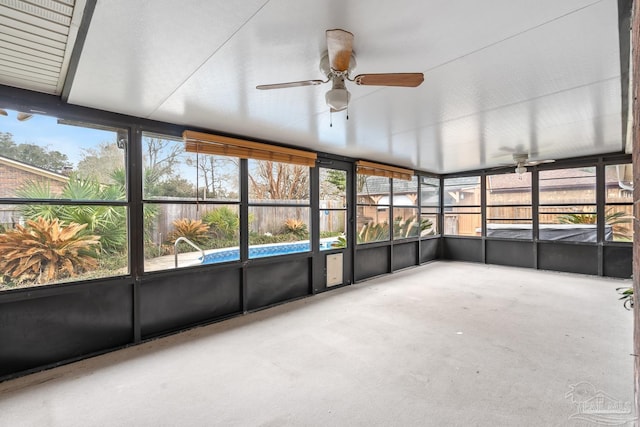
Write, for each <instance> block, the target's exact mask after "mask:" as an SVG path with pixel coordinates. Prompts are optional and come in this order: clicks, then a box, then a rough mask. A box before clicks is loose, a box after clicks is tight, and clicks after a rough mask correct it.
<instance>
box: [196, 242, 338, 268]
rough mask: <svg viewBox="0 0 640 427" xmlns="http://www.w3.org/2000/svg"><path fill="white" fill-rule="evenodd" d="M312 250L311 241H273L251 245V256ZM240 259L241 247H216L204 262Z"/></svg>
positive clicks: (327, 245)
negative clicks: (266, 243)
mask: <svg viewBox="0 0 640 427" xmlns="http://www.w3.org/2000/svg"><path fill="white" fill-rule="evenodd" d="M331 243H332V241H323V242H320V249H321V250H326V249H330V248H331ZM310 250H311V247H310V243H309V241H308V240H307V241H303V242H294V243H271V244H268V245H256V246H249V258H264V257H269V256H276V255H287V254H295V253H298V252H309V251H310ZM239 259H240V248H229V249H216V250H215V251H212V252H210V253H208V254H205V256H204V259H203V260H202V263H203V264H215V263H218V262H228V261H238V260H239Z"/></svg>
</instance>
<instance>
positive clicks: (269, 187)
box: [249, 160, 309, 200]
mask: <svg viewBox="0 0 640 427" xmlns="http://www.w3.org/2000/svg"><path fill="white" fill-rule="evenodd" d="M249 180H250V181H251V184H252V185H251V191H252V194H251V196H252V197H254V198H256V199H259V200H305V199H308V198H309V168H308V167H307V166H300V165H292V164H288V163H280V162H272V161H270V160H261V161H258V162H256V167H255V169H254V170H253V171H252V172H251V173H250V174H249Z"/></svg>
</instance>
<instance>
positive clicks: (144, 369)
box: [0, 262, 633, 427]
mask: <svg viewBox="0 0 640 427" xmlns="http://www.w3.org/2000/svg"><path fill="white" fill-rule="evenodd" d="M620 286H630V281H622V280H612V279H603V278H597V277H591V276H581V275H571V274H558V273H551V272H543V271H535V270H528V269H516V268H509V267H499V266H488V265H478V264H468V263H460V262H436V263H431V264H428V265H425V266H422V267H418V268H414V269H410V270H406V271H403V272H400V273H396V274H393V275H390V276H385V277H381V278H378V279H374V280H370V281H367V282H363V283H360V284H357V285H353V286H350V287H346V288H342V289H339V290H335V291H332V292H327V293H324V294H321V295H317V296H314V297H312V298H306V299H303V300H299V301H296V302H293V303H289V304H285V305H281V306H278V307H275V308H272V309H269V310H263V311H261V312H257V313H253V314H250V315H247V316H241V317H238V318H234V319H231V320H229V321H225V322H221V323H217V324H214V325H210V326H206V327H201V328H197V329H193V330H191V331H188V332H185V333H182V334H179V335H174V336H171V337H168V338H163V339H158V340H155V341H151V342H148V343H145V344H143V345H139V346H135V347H131V348H128V349H126V350H122V351H117V352H113V353H110V354H106V355H103V356H99V357H95V358H92V359H88V360H84V361H81V362H78V363H74V364H71V365H67V366H63V367H60V368H56V369H52V370H49V371H45V372H40V373H36V374H33V375H29V376H26V377H22V378H18V379H16V380H12V381H6V382H4V383H0V425H1V426H65V427H69V426H83V427H86V426H214V425H215V426H218V425H220V426H287V425H290V426H431V425H436V426H446V425H463V426H472V425H480V426H516V425H517V426H528V425H531V426H547V425H587V424H584V423H583V424H580V422H579V420H577V418H579V417H580V415H582V414H583V412H584V411H583V410H582V409H580V406H579V405H578V402H583V401H585V400H586V399H587V398H590V397H593V396H595V397H598V396H605V397H606V399H609V400H611V399H614V400H615V401H616V402H620V403H623V404H630V402H632V399H633V381H632V379H633V363H632V356H631V355H630V353H632V314H631V313H630V312H628V311H626V310H624V309H623V307H622V304H621V303H620V302H619V301H618V299H617V298H618V295H617V294H616V292H615V288H616V287H620ZM581 383H582V384H581ZM572 385H575V386H576V388H575V391H574V393H572V392H571V391H572V390H573V389H572V387H571V386H572ZM596 395H597V396H596ZM601 412H602V411H596V414H595V416H602V415H601ZM576 414H577V416H576ZM591 415H593V414H591ZM572 416H573V417H572ZM621 417H623V418H624V417H626V418H627V419H630V418H632V417H631V416H630V415H624V414H623V415H621ZM588 425H594V424H588ZM595 425H597V424H595Z"/></svg>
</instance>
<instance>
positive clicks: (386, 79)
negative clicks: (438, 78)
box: [353, 73, 424, 87]
mask: <svg viewBox="0 0 640 427" xmlns="http://www.w3.org/2000/svg"><path fill="white" fill-rule="evenodd" d="M353 80H354V81H355V82H356V84H358V85H364V86H404V87H417V86H420V84H421V83H422V82H423V81H424V74H422V73H388V74H359V75H357V76H356V78H355V79H353Z"/></svg>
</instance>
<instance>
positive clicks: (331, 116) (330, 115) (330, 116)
mask: <svg viewBox="0 0 640 427" xmlns="http://www.w3.org/2000/svg"><path fill="white" fill-rule="evenodd" d="M329 127H330V128H332V127H333V111H331V110H329Z"/></svg>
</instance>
